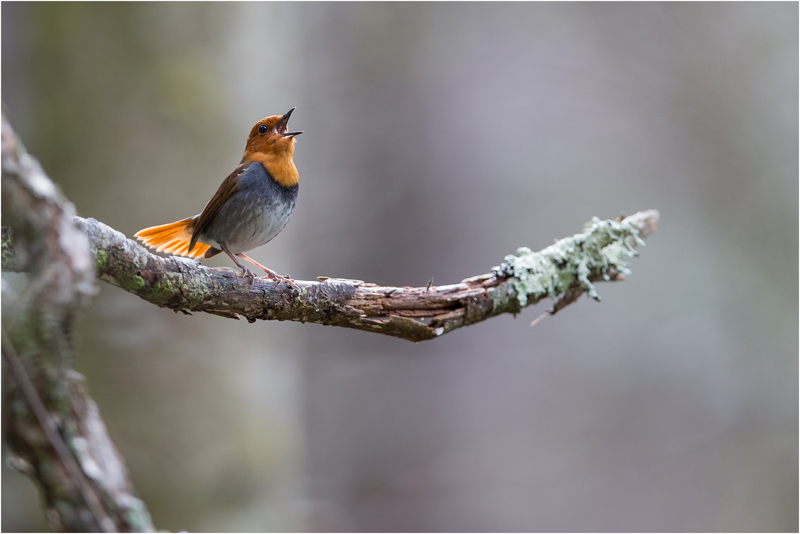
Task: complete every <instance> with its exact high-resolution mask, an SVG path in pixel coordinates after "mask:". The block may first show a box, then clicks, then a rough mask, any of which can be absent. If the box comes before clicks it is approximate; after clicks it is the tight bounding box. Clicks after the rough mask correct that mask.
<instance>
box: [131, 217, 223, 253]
mask: <svg viewBox="0 0 800 534" xmlns="http://www.w3.org/2000/svg"><path fill="white" fill-rule="evenodd" d="M196 220H197V216H194V217H189V218H187V219H182V220H180V221H175V222H173V223H169V224H162V225H161V226H151V227H150V228H145V229H144V230H139V231H138V232H136V234H135V237H136V238H137V239H138V240H139V241H141V242H142V243H144V244H145V245H147V246H148V247H150V248H152V249H155V251H156V252H165V253H167V254H177V255H178V256H189V257H190V258H200V257H202V256H203V255H204V254H205V253H206V251H207V250H208V249H210V248H211V247H210V246H209V245H205V244H203V243H195V245H194V248H193V249H192V251H191V252H189V242H190V241H191V240H192V229H193V228H194V223H195V221H196Z"/></svg>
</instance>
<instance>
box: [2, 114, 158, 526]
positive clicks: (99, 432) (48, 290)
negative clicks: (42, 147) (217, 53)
mask: <svg viewBox="0 0 800 534" xmlns="http://www.w3.org/2000/svg"><path fill="white" fill-rule="evenodd" d="M2 168H3V179H2V187H3V219H4V224H6V223H7V224H8V227H7V228H4V229H3V247H2V257H3V269H4V270H8V269H9V268H13V269H14V270H20V271H25V272H26V273H27V276H26V278H27V280H26V282H27V284H26V285H25V287H23V288H22V289H21V290H20V291H19V292H16V291H15V290H14V289H12V287H11V284H10V283H6V280H5V279H4V280H3V286H2V295H3V328H2V355H3V360H4V362H5V365H4V372H3V430H4V434H5V438H6V441H7V442H8V445H9V447H10V449H11V451H12V452H13V453H14V455H15V457H14V458H13V459H12V462H11V463H12V465H14V466H15V467H16V468H17V469H19V470H20V471H22V472H23V473H25V474H28V475H29V476H31V478H33V479H34V481H35V482H37V483H38V485H39V488H40V489H41V493H42V500H43V504H44V507H45V510H46V515H47V518H48V520H49V522H50V524H51V526H52V527H53V529H54V530H58V531H61V530H68V531H75V532H129V531H152V530H153V526H152V524H151V521H150V515H149V513H148V512H147V509H146V508H145V506H144V503H143V502H142V501H140V500H139V499H138V498H136V497H135V495H134V491H133V487H132V485H131V483H130V481H129V479H128V472H127V470H126V469H125V466H124V464H123V462H122V459H121V457H120V456H119V454H118V453H117V450H116V449H115V448H114V445H113V444H112V443H111V440H110V439H109V437H108V434H107V432H106V428H105V425H104V424H103V422H102V420H101V419H100V415H99V411H98V409H97V406H96V405H95V403H94V401H92V399H91V398H89V396H88V395H87V394H86V392H85V391H84V390H83V387H82V385H81V377H80V375H78V374H77V373H75V372H74V371H72V369H71V366H72V361H73V357H74V346H73V342H72V333H73V329H74V326H75V322H76V319H77V317H78V315H79V312H80V309H81V308H82V307H83V306H84V305H85V304H86V302H88V300H89V298H90V297H91V296H92V295H93V294H94V292H95V287H94V279H95V273H94V268H93V263H94V257H93V256H92V255H91V253H90V251H89V242H88V240H87V238H86V234H85V233H83V232H82V231H81V229H80V228H79V227H78V226H77V225H76V224H75V219H74V217H75V215H74V212H75V209H74V207H73V206H72V204H70V203H69V202H68V201H67V200H66V199H65V198H64V197H63V196H62V195H61V193H60V191H58V189H57V188H56V187H55V186H54V185H53V183H52V182H51V181H50V179H49V178H47V176H46V175H45V174H44V172H43V171H42V169H41V167H40V166H39V164H38V163H37V162H36V160H35V159H33V158H32V157H31V156H29V155H28V154H27V153H26V152H25V149H24V148H23V147H22V145H21V144H20V143H19V141H18V139H17V137H16V135H14V132H13V131H12V129H11V127H10V125H9V124H8V122H7V121H6V117H5V114H4V115H3V119H2ZM12 236H13V247H11V246H9V245H10V243H11V242H12V241H11V238H12Z"/></svg>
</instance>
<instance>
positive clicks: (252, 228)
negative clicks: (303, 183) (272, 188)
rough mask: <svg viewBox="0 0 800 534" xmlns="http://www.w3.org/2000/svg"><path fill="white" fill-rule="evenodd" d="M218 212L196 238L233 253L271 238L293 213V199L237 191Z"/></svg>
mask: <svg viewBox="0 0 800 534" xmlns="http://www.w3.org/2000/svg"><path fill="white" fill-rule="evenodd" d="M234 197H235V198H231V200H229V201H228V202H226V203H225V205H224V206H222V208H221V209H220V211H219V213H217V215H216V217H214V219H213V220H212V221H211V223H210V224H209V225H208V228H206V230H205V231H204V232H203V233H202V234H201V236H200V239H199V241H200V242H202V243H206V244H208V245H211V246H214V247H216V248H220V249H221V246H220V243H224V244H225V245H226V246H227V247H228V250H230V251H231V252H232V253H233V254H237V253H239V252H247V251H248V250H252V249H254V248H257V247H260V246H261V245H264V244H266V243H268V242H269V241H271V240H272V238H274V237H275V236H276V235H278V233H280V231H281V230H283V227H284V226H286V223H288V222H289V218H290V217H291V216H292V211H293V210H294V204H295V199H294V198H286V197H285V196H277V197H276V196H275V195H265V194H261V193H258V192H241V191H240V192H237V193H234Z"/></svg>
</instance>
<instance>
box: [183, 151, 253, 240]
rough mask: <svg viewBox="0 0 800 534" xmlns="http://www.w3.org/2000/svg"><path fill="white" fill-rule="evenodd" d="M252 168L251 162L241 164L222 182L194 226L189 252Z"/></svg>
mask: <svg viewBox="0 0 800 534" xmlns="http://www.w3.org/2000/svg"><path fill="white" fill-rule="evenodd" d="M248 166H250V163H249V162H246V163H240V164H239V165H237V166H236V168H235V169H233V172H232V173H230V174H229V175H228V177H227V178H225V179H224V180H223V181H222V184H221V185H220V186H219V189H217V192H216V193H214V196H213V197H211V200H209V201H208V204H206V207H205V208H203V211H202V212H201V213H200V216H199V217H198V218H197V222H196V223H195V225H194V232H192V240H191V241H190V242H189V250H190V251H191V250H192V249H193V248H194V245H195V243H197V239H198V238H199V237H200V234H202V233H203V231H204V230H205V229H206V228H208V225H209V224H211V221H212V220H213V219H214V217H216V215H217V213H219V210H220V209H222V206H223V204H225V202H227V201H228V199H230V198H231V196H232V195H233V193H235V192H236V188H237V187H238V186H239V179H240V178H241V176H242V173H244V171H245V170H247V167H248Z"/></svg>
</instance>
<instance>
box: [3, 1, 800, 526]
mask: <svg viewBox="0 0 800 534" xmlns="http://www.w3.org/2000/svg"><path fill="white" fill-rule="evenodd" d="M2 99H3V102H4V105H5V107H6V112H7V115H8V117H9V119H10V121H11V123H12V125H13V126H14V127H15V128H16V130H17V132H18V133H19V135H20V137H21V139H22V141H23V142H24V143H25V144H26V146H27V148H28V149H29V151H30V152H31V153H32V154H34V155H35V156H36V157H38V158H39V159H40V160H41V162H42V164H43V166H44V168H45V170H46V171H47V172H48V174H49V175H50V176H51V177H52V179H53V180H54V181H55V182H57V183H58V184H60V186H61V187H62V188H63V190H64V192H65V193H66V195H67V197H68V198H69V199H71V200H72V201H73V202H74V203H75V204H76V206H77V210H78V213H79V214H80V215H82V216H84V217H95V218H97V219H99V220H101V221H103V222H105V223H107V224H109V225H110V226H112V227H114V228H116V229H118V230H120V231H122V232H124V233H125V234H127V235H129V236H132V235H133V233H134V232H135V231H137V230H139V229H141V228H143V227H146V226H151V225H154V224H159V223H166V222H170V221H173V220H176V219H178V218H183V217H186V216H189V215H192V214H195V213H198V212H199V211H200V210H201V209H202V207H203V205H204V204H205V202H206V201H207V200H208V199H209V198H210V197H211V195H212V194H213V192H214V191H215V190H216V188H217V186H218V185H219V183H220V182H221V180H222V179H223V178H224V177H225V176H226V175H227V174H228V172H229V171H230V170H231V169H232V168H233V167H234V165H235V164H236V163H238V161H239V159H240V158H241V154H242V150H243V148H244V143H245V139H246V136H247V133H248V131H249V129H250V127H251V126H252V125H253V123H255V122H256V121H257V120H259V119H261V118H262V117H265V116H267V115H273V114H279V113H284V112H285V111H286V110H288V109H289V108H290V107H292V106H297V111H296V112H295V114H294V116H293V117H292V128H296V129H301V130H305V132H306V133H305V134H304V135H302V136H301V137H299V138H298V145H297V152H296V156H295V161H296V163H297V167H298V169H299V170H300V176H301V186H300V197H299V201H298V205H297V209H296V210H295V214H294V217H293V218H292V220H291V222H290V223H289V225H288V227H287V228H286V229H285V230H284V231H283V233H281V235H280V236H278V237H277V238H276V239H275V240H274V241H273V242H272V243H270V244H269V245H267V246H265V247H263V248H261V249H258V250H256V251H255V252H253V254H252V255H253V257H254V258H256V259H257V260H258V261H261V262H263V263H265V264H267V265H269V266H270V267H272V268H273V269H275V270H277V271H278V272H280V273H290V274H291V275H292V276H294V277H296V278H299V279H313V278H314V277H316V276H320V275H325V276H336V277H346V278H357V279H362V280H367V281H371V282H377V283H381V284H387V285H424V284H426V283H427V282H428V280H429V279H430V278H431V277H433V278H434V281H435V283H436V284H446V283H453V282H457V281H459V280H461V279H463V278H465V277H468V276H472V275H476V274H480V273H484V272H488V271H489V270H490V269H491V267H493V266H494V265H497V264H498V263H499V262H500V261H502V259H503V256H504V255H506V254H508V253H511V252H513V251H514V250H515V249H516V248H517V247H519V246H529V247H531V248H533V249H540V248H543V247H545V246H547V245H548V244H550V243H551V242H552V240H553V239H554V238H560V237H565V236H568V235H571V234H573V233H575V232H578V231H579V230H580V229H581V226H582V225H583V223H584V222H586V221H588V220H589V219H590V218H591V217H592V216H594V215H596V216H599V217H602V218H610V217H615V216H617V215H618V214H619V213H620V212H625V213H633V212H635V211H638V210H642V209H647V208H657V209H659V210H660V211H661V214H662V221H661V225H660V228H661V229H660V231H659V233H658V234H656V235H654V236H653V237H651V238H650V239H648V242H647V247H646V248H645V249H643V251H642V255H641V257H640V258H637V259H635V260H633V264H632V268H633V275H632V276H631V277H629V279H628V280H627V281H625V282H623V283H617V284H601V285H600V286H599V290H600V293H601V296H602V297H603V302H602V303H600V304H598V303H595V302H592V301H590V300H589V299H587V298H583V299H581V301H579V303H578V304H576V305H574V306H571V307H569V308H567V309H565V310H564V311H563V312H562V313H560V314H558V315H556V316H555V317H552V318H547V319H546V320H544V321H543V322H541V323H539V324H538V325H537V326H536V327H535V328H531V327H529V326H528V323H529V322H530V321H531V320H532V319H534V318H535V317H537V316H538V315H539V314H540V313H542V312H543V311H544V310H545V309H546V308H547V307H548V305H549V303H541V304H539V305H538V306H536V307H534V308H531V309H526V310H525V311H524V312H523V313H522V314H521V315H520V316H519V317H518V318H516V319H514V318H513V317H511V316H503V317H500V318H495V319H493V320H490V321H488V322H485V323H482V324H479V325H476V326H472V327H469V328H466V329H462V330H459V331H456V332H454V333H452V334H449V335H447V336H445V337H444V338H442V339H440V340H436V341H432V342H425V343H421V344H419V345H414V344H411V343H408V342H406V341H400V340H395V339H391V338H383V337H379V336H375V335H370V334H367V333H362V332H355V331H347V330H344V329H337V328H330V327H323V326H318V325H301V324H294V323H277V322H274V323H263V322H260V323H258V324H252V325H251V324H247V323H246V322H244V321H242V322H235V321H230V320H225V319H221V318H218V317H213V316H205V315H195V316H192V317H187V316H183V315H176V314H174V313H172V312H171V311H169V310H163V309H159V308H156V307H154V306H152V305H150V304H147V303H145V302H144V301H142V300H139V299H138V298H137V297H135V296H133V295H131V294H128V293H125V292H123V291H121V290H119V289H117V288H114V287H112V286H110V285H107V284H102V283H99V284H98V285H99V286H100V291H99V294H98V296H97V297H96V298H95V300H94V301H93V303H92V305H91V307H90V308H89V309H88V311H87V313H86V314H85V317H84V319H83V322H82V327H81V329H80V332H79V338H78V351H79V357H78V360H77V362H76V367H77V370H78V371H80V372H81V373H83V374H84V375H86V377H87V385H88V389H89V392H90V393H91V394H92V395H93V397H94V398H95V400H96V401H97V402H98V404H99V406H100V410H101V413H102V415H103V417H104V419H105V421H106V423H107V425H108V427H109V430H110V433H111V437H112V438H113V439H114V442H115V444H116V445H117V447H118V448H119V449H120V451H121V452H122V454H123V456H124V457H125V459H126V460H127V464H128V466H129V468H130V471H131V473H132V477H133V480H134V482H135V484H136V486H137V489H138V492H139V494H140V496H141V497H142V498H143V499H144V500H145V501H146V503H147V504H148V506H149V508H150V511H151V512H152V514H153V519H154V521H155V524H156V526H157V527H158V528H161V529H168V530H171V531H178V530H184V529H185V530H189V531H217V530H221V531H231V530H238V531H262V530H290V531H291V530H323V531H337V530H358V531H361V530H375V531H384V530H385V531H397V530H401V531H418V530H425V531H441V530H446V531H481V530H489V531H492V530H499V531H519V530H522V531H537V530H550V531H581V530H599V531H605V530H611V531H626V530H635V531H639V530H641V531H683V530H689V531H706V530H712V531H792V530H794V531H796V530H797V529H798V300H797V299H798V262H797V261H798V4H797V3H669V4H661V3H646V4H637V3H624V4H615V3H599V4H586V3H566V4H558V3H556V4H553V3H497V4H495V3H492V4H484V3H469V4H458V3H436V4H424V3H423V4H417V3H415V4H406V3H391V4H383V3H381V4H374V3H357V4H352V3H264V4H262V3H161V2H158V3H114V4H104V3H35V4H34V3H9V2H3V4H2ZM209 263H210V264H211V265H213V266H226V267H231V266H232V265H231V263H230V261H229V260H227V259H226V258H221V259H216V258H215V259H214V260H212V261H211V262H209ZM4 276H6V277H8V275H4ZM17 276H19V275H17ZM12 278H13V276H11V277H8V279H12ZM11 281H12V282H13V280H11ZM7 454H8V452H7V450H5V449H4V456H5V455H7ZM2 490H3V491H2V529H3V530H4V531H9V530H13V531H25V530H41V529H46V528H47V525H46V523H45V522H44V519H43V517H42V515H41V512H40V509H39V504H38V497H37V494H36V491H35V489H34V486H33V485H32V483H31V482H29V481H28V480H27V479H26V478H25V477H23V476H22V475H20V474H18V473H16V472H15V471H13V470H11V469H10V468H9V467H6V466H5V465H4V466H3V468H2Z"/></svg>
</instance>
